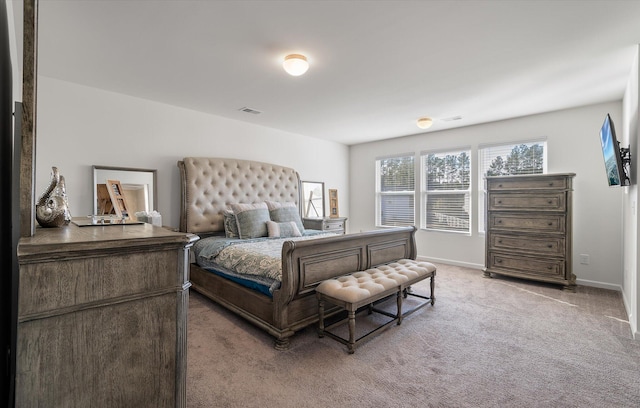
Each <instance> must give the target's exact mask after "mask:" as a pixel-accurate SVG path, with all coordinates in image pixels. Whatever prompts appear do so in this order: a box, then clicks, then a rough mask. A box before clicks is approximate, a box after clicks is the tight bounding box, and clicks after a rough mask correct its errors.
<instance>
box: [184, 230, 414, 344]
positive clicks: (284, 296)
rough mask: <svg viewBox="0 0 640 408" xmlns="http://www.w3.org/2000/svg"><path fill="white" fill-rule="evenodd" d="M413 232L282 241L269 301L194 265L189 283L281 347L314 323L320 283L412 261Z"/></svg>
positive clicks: (376, 232)
mask: <svg viewBox="0 0 640 408" xmlns="http://www.w3.org/2000/svg"><path fill="white" fill-rule="evenodd" d="M415 231H416V229H415V227H404V228H394V229H385V230H377V231H370V232H362V233H357V234H349V235H340V236H335V237H326V238H318V239H314V240H306V241H286V242H285V244H284V245H283V248H282V284H281V287H280V289H278V290H276V291H274V293H273V298H269V297H268V296H265V295H262V294H259V293H257V292H255V291H252V290H250V289H247V288H245V287H243V286H241V285H238V284H236V283H234V282H231V281H229V280H227V279H224V278H221V277H219V276H216V275H214V274H211V273H209V272H207V271H204V270H202V269H201V268H199V267H198V266H197V265H192V267H191V282H192V284H193V288H194V289H195V290H197V291H198V292H201V293H202V294H204V295H205V296H207V297H209V298H210V299H212V300H213V301H215V302H217V303H219V304H221V305H222V306H224V307H226V308H228V309H230V310H232V311H233V312H235V313H237V314H239V315H240V316H242V317H244V318H246V319H247V320H249V321H250V322H251V323H253V324H255V325H257V326H258V327H260V328H262V329H264V330H266V331H267V332H268V333H269V334H271V335H272V336H274V337H275V338H276V348H278V349H286V348H287V347H288V345H289V337H291V336H292V335H293V334H294V333H295V332H296V331H297V330H300V329H302V328H304V327H306V326H308V325H310V324H313V323H316V322H317V321H318V305H317V301H316V298H315V287H316V286H317V285H318V284H319V283H320V282H322V281H323V280H326V279H328V278H332V277H335V276H340V275H344V274H346V273H350V272H355V271H359V270H365V269H368V268H370V267H373V266H377V265H381V264H384V263H388V262H392V261H395V260H398V259H403V258H405V259H415V258H416V245H415ZM336 310H337V309H334V310H333V312H335V311H336ZM331 312H332V310H329V311H328V313H329V314H330V313H331Z"/></svg>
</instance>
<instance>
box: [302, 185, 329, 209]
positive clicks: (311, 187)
mask: <svg viewBox="0 0 640 408" xmlns="http://www.w3.org/2000/svg"><path fill="white" fill-rule="evenodd" d="M300 184H301V185H302V188H301V190H302V192H301V195H302V200H301V201H300V203H301V204H302V205H301V206H300V208H301V210H302V217H303V218H324V217H325V216H326V211H325V206H324V182H323V181H301V182H300ZM317 188H320V189H321V191H322V195H321V196H320V199H321V200H322V207H321V208H316V207H315V206H314V209H315V210H316V213H317V212H318V211H321V214H320V215H316V216H309V215H308V214H307V213H308V212H309V205H310V204H312V203H310V202H309V198H308V192H311V191H313V190H315V189H317ZM313 201H316V202H317V201H318V199H317V198H316V199H314V200H313Z"/></svg>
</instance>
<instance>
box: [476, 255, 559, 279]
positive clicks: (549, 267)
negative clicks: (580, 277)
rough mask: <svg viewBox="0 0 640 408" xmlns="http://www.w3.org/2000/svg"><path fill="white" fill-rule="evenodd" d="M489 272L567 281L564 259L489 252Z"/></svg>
mask: <svg viewBox="0 0 640 408" xmlns="http://www.w3.org/2000/svg"><path fill="white" fill-rule="evenodd" d="M487 261H488V265H487V266H488V268H487V269H488V270H489V271H491V272H493V270H492V269H494V270H495V272H496V273H500V271H505V272H510V273H512V274H522V275H529V276H534V277H536V276H537V277H544V278H547V279H548V278H552V279H556V278H557V279H558V280H563V279H565V265H566V263H565V261H564V259H552V258H536V257H526V256H522V255H515V254H503V253H497V252H489V256H488V259H487Z"/></svg>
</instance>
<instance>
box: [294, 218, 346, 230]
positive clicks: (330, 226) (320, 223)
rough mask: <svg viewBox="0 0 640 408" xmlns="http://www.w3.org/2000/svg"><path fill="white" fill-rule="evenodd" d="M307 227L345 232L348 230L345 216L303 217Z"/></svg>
mask: <svg viewBox="0 0 640 408" xmlns="http://www.w3.org/2000/svg"><path fill="white" fill-rule="evenodd" d="M302 223H303V224H304V227H305V228H309V229H314V230H321V231H327V232H335V233H336V234H344V233H345V232H346V230H347V219H346V218H345V217H333V218H332V217H324V218H303V219H302Z"/></svg>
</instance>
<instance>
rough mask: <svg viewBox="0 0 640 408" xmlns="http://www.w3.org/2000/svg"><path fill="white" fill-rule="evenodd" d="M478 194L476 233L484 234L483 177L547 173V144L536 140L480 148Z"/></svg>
mask: <svg viewBox="0 0 640 408" xmlns="http://www.w3.org/2000/svg"><path fill="white" fill-rule="evenodd" d="M478 154H479V156H480V160H479V163H480V171H479V172H478V173H479V178H480V179H479V183H478V185H479V186H480V194H479V199H478V214H480V217H479V218H480V220H479V221H480V222H479V223H478V231H480V232H484V212H485V209H484V206H485V203H484V201H485V198H484V177H485V176H509V175H517V174H543V173H546V172H547V142H546V141H545V140H536V141H531V142H521V143H510V144H503V145H495V146H485V147H480V149H479V152H478Z"/></svg>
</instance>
